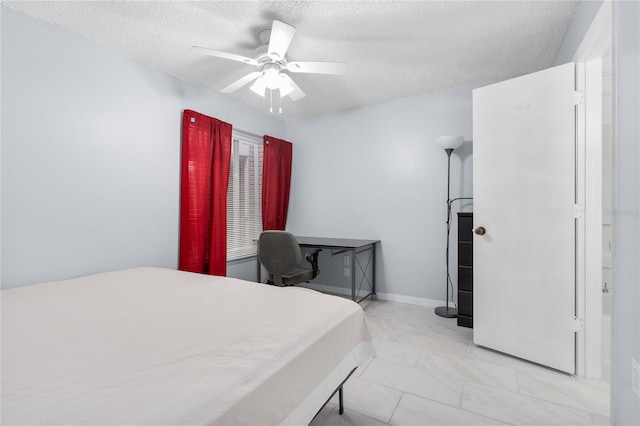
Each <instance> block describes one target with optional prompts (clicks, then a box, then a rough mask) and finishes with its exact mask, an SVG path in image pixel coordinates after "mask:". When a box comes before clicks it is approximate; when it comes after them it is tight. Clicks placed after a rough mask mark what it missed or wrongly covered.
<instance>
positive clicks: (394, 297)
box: [303, 283, 455, 308]
mask: <svg viewBox="0 0 640 426" xmlns="http://www.w3.org/2000/svg"><path fill="white" fill-rule="evenodd" d="M303 286H304V287H308V288H310V289H312V290H317V291H320V292H322V293H329V294H339V295H341V296H351V289H350V288H346V287H334V286H332V285H324V284H316V283H305V284H303ZM376 296H377V297H378V299H379V300H386V301H388V302H398V303H407V304H409V305H419V306H429V307H432V308H436V307H438V306H444V304H445V303H444V300H435V299H427V298H424V297H415V296H404V295H402V294H393V293H376ZM449 306H450V307H451V308H455V305H454V304H453V303H449Z"/></svg>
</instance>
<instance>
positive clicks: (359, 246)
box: [296, 236, 380, 303]
mask: <svg viewBox="0 0 640 426" xmlns="http://www.w3.org/2000/svg"><path fill="white" fill-rule="evenodd" d="M296 241H298V244H299V245H300V247H302V248H319V249H323V250H328V251H330V253H331V256H335V255H338V254H342V253H348V254H349V259H350V261H349V266H348V267H350V268H351V271H350V274H349V275H350V277H351V300H353V301H354V302H358V303H360V302H362V301H363V300H364V299H366V298H367V297H369V296H371V300H376V298H377V297H376V243H379V242H380V240H354V239H348V238H319V237H298V236H296ZM367 252H369V253H368V255H367V256H366V261H365V262H364V263H363V262H360V259H358V254H361V253H367ZM356 266H358V268H359V270H360V272H361V273H362V277H361V278H360V283H359V286H358V293H359V291H360V288H361V287H362V284H363V283H364V282H365V281H366V282H367V283H368V284H369V288H370V290H371V291H370V292H369V293H368V294H367V295H366V296H363V297H362V298H361V299H360V300H357V294H356V272H357V270H356ZM321 270H322V268H321ZM367 271H370V273H371V279H369V278H367Z"/></svg>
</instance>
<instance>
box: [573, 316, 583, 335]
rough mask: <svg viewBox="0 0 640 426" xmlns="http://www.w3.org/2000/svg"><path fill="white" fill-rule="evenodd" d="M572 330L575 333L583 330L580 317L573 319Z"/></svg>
mask: <svg viewBox="0 0 640 426" xmlns="http://www.w3.org/2000/svg"><path fill="white" fill-rule="evenodd" d="M573 331H574V332H576V333H582V332H583V331H584V320H583V319H582V318H574V319H573Z"/></svg>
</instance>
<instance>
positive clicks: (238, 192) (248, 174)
mask: <svg viewBox="0 0 640 426" xmlns="http://www.w3.org/2000/svg"><path fill="white" fill-rule="evenodd" d="M262 156H263V147H262V142H253V141H249V140H243V139H240V138H234V139H233V143H232V148H231V171H230V173H229V174H230V176H229V191H228V193H227V260H233V259H239V258H242V257H247V256H254V255H256V253H257V244H256V242H255V240H257V239H258V237H259V236H260V232H262V203H261V199H262Z"/></svg>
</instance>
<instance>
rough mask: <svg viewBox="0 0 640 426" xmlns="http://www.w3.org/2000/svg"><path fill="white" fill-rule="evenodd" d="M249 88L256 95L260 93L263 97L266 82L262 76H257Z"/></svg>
mask: <svg viewBox="0 0 640 426" xmlns="http://www.w3.org/2000/svg"><path fill="white" fill-rule="evenodd" d="M249 89H251V91H252V92H253V93H255V94H256V95H260V96H262V97H263V98H264V96H265V92H266V90H267V84H266V82H265V81H264V77H258V78H257V79H256V81H255V82H254V83H253V84H252V85H251V87H250V88H249Z"/></svg>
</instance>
